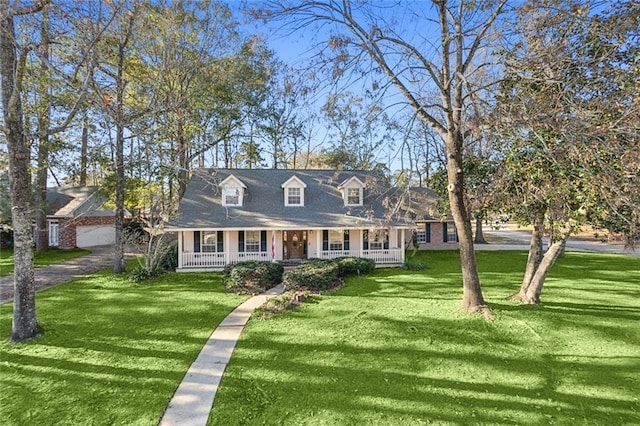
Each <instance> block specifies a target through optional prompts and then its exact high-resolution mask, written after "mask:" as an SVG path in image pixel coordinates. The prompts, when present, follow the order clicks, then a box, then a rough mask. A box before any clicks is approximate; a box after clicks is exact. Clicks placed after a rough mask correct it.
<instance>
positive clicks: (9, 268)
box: [0, 248, 91, 277]
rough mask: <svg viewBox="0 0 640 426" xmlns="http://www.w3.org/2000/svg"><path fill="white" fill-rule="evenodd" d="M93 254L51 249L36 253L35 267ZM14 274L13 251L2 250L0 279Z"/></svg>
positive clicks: (82, 251)
mask: <svg viewBox="0 0 640 426" xmlns="http://www.w3.org/2000/svg"><path fill="white" fill-rule="evenodd" d="M89 253H91V252H90V251H89V250H85V249H79V248H76V249H70V250H60V249H53V248H52V249H50V250H47V251H45V252H36V253H34V258H33V266H34V267H36V268H41V267H43V266H47V265H53V264H55V263H60V262H64V261H65V260H71V259H75V258H76V257H81V256H86V255H87V254H89ZM11 274H13V250H12V249H4V248H3V249H2V250H0V277H3V276H5V275H11Z"/></svg>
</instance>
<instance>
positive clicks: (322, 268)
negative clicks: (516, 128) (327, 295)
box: [282, 259, 338, 291]
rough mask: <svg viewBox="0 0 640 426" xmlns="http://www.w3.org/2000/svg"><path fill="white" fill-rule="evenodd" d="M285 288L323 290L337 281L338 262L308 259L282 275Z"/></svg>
mask: <svg viewBox="0 0 640 426" xmlns="http://www.w3.org/2000/svg"><path fill="white" fill-rule="evenodd" d="M282 283H283V284H284V288H285V290H295V289H299V288H307V289H308V290H310V291H325V290H328V289H330V288H332V287H334V286H335V285H336V284H337V283H338V264H337V263H336V262H334V261H333V260H323V259H309V260H306V261H304V262H303V263H301V264H300V265H299V266H298V267H297V268H296V269H293V270H291V271H288V272H285V273H284V275H283V277H282Z"/></svg>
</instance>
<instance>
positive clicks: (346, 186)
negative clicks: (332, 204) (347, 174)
mask: <svg viewBox="0 0 640 426" xmlns="http://www.w3.org/2000/svg"><path fill="white" fill-rule="evenodd" d="M338 189H339V190H340V191H342V199H343V201H344V205H345V206H361V205H363V198H364V183H363V182H362V181H361V180H360V179H358V178H357V177H355V176H353V177H351V178H349V179H347V180H345V181H344V182H342V183H341V184H340V185H338Z"/></svg>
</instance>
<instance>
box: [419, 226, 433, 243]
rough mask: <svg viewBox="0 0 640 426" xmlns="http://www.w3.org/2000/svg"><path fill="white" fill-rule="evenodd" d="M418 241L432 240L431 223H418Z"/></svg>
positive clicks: (426, 241) (428, 241) (427, 241)
mask: <svg viewBox="0 0 640 426" xmlns="http://www.w3.org/2000/svg"><path fill="white" fill-rule="evenodd" d="M416 242H417V243H418V244H421V243H430V242H431V224H430V223H419V224H418V230H417V231H416Z"/></svg>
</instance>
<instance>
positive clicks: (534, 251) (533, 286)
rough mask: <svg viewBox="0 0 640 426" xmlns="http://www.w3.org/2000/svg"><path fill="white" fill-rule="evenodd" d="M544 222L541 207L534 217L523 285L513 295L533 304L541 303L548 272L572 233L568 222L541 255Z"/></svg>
mask: <svg viewBox="0 0 640 426" xmlns="http://www.w3.org/2000/svg"><path fill="white" fill-rule="evenodd" d="M543 223H544V210H543V209H541V210H538V211H537V212H536V217H535V218H534V228H533V233H532V235H531V244H530V247H529V256H528V258H527V266H526V269H525V275H524V278H523V280H522V285H521V286H520V291H518V293H516V294H515V295H513V296H512V298H513V299H514V300H518V301H520V302H522V303H526V304H531V305H533V304H538V303H540V294H541V293H542V286H543V285H544V281H545V279H546V277H547V274H548V273H549V270H550V269H551V267H552V266H553V264H554V263H555V262H556V260H557V259H558V257H560V255H561V254H562V253H563V252H564V248H565V246H566V244H567V239H568V238H569V235H570V234H571V227H570V225H569V224H566V226H565V229H564V230H563V231H562V232H561V233H560V236H559V238H558V239H553V240H552V241H550V243H549V247H548V248H547V251H546V252H544V255H542V256H540V254H541V253H542V252H543V249H542V231H543V229H542V228H543Z"/></svg>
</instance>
